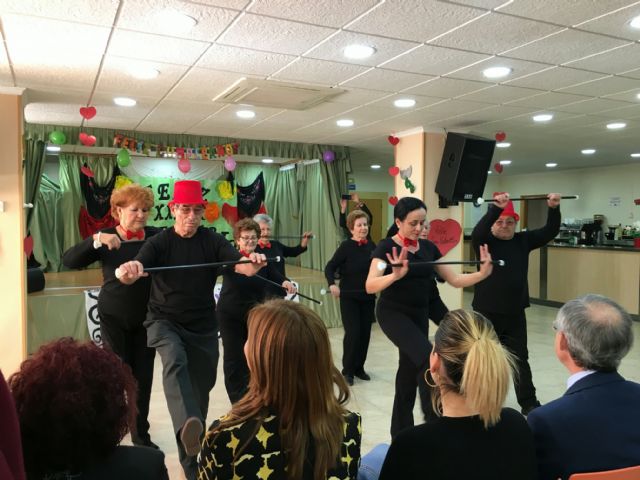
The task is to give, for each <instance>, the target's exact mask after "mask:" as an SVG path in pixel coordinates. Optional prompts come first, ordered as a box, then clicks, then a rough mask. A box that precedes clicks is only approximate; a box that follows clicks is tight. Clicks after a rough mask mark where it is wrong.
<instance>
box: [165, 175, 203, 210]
mask: <svg viewBox="0 0 640 480" xmlns="http://www.w3.org/2000/svg"><path fill="white" fill-rule="evenodd" d="M176 203H177V204H179V205H181V204H187V205H193V204H200V205H206V204H207V201H206V200H205V199H203V198H202V185H200V182H199V181H198V180H178V181H177V182H176V183H174V184H173V200H171V201H170V202H169V207H171V206H173V205H174V204H176Z"/></svg>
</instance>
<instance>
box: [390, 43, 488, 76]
mask: <svg viewBox="0 0 640 480" xmlns="http://www.w3.org/2000/svg"><path fill="white" fill-rule="evenodd" d="M488 58H491V57H490V56H489V55H484V54H481V53H473V52H465V51H462V50H453V49H450V48H443V47H436V46H434V45H422V46H421V47H419V48H417V49H415V50H413V51H412V52H409V53H407V54H406V55H401V56H400V57H398V58H395V59H393V60H391V61H390V62H387V63H385V64H384V68H388V69H390V70H401V71H404V72H411V73H422V74H427V75H445V74H447V73H449V72H452V71H454V70H459V69H461V68H463V67H465V66H467V65H471V64H474V63H476V62H480V61H482V60H485V59H488Z"/></svg>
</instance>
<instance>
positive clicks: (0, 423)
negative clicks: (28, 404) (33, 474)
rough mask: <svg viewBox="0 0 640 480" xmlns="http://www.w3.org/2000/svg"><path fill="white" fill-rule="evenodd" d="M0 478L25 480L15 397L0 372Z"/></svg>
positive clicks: (3, 479) (4, 479)
mask: <svg viewBox="0 0 640 480" xmlns="http://www.w3.org/2000/svg"><path fill="white" fill-rule="evenodd" d="M0 478H1V479H2V480H24V478H25V476H24V462H23V461H22V445H21V442H20V427H19V425H18V417H17V416H16V407H15V405H14V403H13V397H11V393H10V392H9V388H8V387H7V382H6V381H5V379H4V375H3V374H2V371H0Z"/></svg>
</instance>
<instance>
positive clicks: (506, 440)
mask: <svg viewBox="0 0 640 480" xmlns="http://www.w3.org/2000/svg"><path fill="white" fill-rule="evenodd" d="M429 364H430V368H429V370H427V371H426V373H425V382H427V383H428V384H429V385H430V386H432V387H433V390H432V392H433V394H432V400H433V403H434V408H435V410H436V412H437V414H438V418H437V419H436V420H435V421H432V422H429V423H426V424H424V425H420V426H417V427H413V428H410V429H407V430H405V431H403V432H402V433H400V434H399V435H398V436H397V437H396V438H395V440H394V441H393V443H392V444H391V448H390V449H389V452H388V454H387V457H386V459H385V462H384V465H383V467H382V471H381V473H380V479H381V480H383V479H391V478H394V479H395V478H403V479H412V478H437V479H440V480H447V479H458V478H475V479H491V480H501V479H504V480H507V479H514V478H517V479H518V480H527V479H532V480H533V479H534V478H536V476H537V471H536V459H535V449H534V445H533V435H532V433H531V431H530V430H529V428H528V426H527V422H526V420H525V419H524V417H523V416H522V415H520V413H518V412H517V411H516V410H513V409H511V408H503V405H504V402H505V399H506V397H507V392H508V391H509V385H510V384H511V374H512V372H513V369H514V365H515V363H514V359H513V356H512V355H511V354H510V353H509V352H508V351H507V350H506V349H505V348H504V347H503V346H502V345H501V344H500V341H499V340H498V337H497V335H496V333H495V331H494V330H493V327H492V325H491V323H490V322H489V321H488V320H487V319H486V318H485V317H483V316H482V315H481V314H479V313H477V312H467V311H465V310H454V311H451V312H449V313H447V314H446V315H445V317H444V319H443V320H442V323H440V326H439V327H438V330H437V331H436V334H435V340H434V345H433V350H432V352H431V355H430V357H429ZM453 447H455V448H453Z"/></svg>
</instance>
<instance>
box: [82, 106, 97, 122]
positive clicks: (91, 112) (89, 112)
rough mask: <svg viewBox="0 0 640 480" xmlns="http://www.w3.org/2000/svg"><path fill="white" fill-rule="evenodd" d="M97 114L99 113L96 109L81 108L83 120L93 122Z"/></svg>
mask: <svg viewBox="0 0 640 480" xmlns="http://www.w3.org/2000/svg"><path fill="white" fill-rule="evenodd" d="M96 113H98V111H97V110H96V107H80V115H82V118H84V119H85V120H91V119H92V118H93V117H95V116H96Z"/></svg>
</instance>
